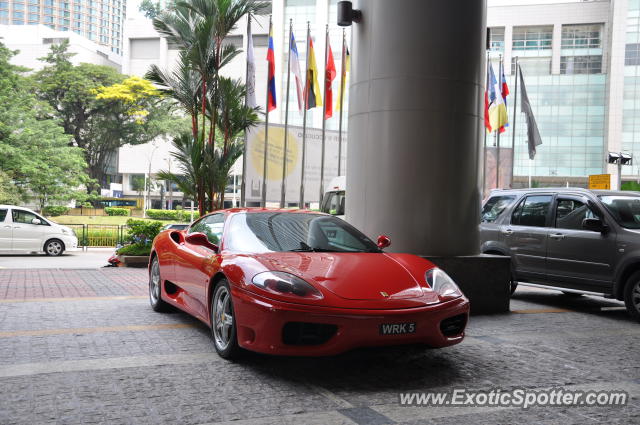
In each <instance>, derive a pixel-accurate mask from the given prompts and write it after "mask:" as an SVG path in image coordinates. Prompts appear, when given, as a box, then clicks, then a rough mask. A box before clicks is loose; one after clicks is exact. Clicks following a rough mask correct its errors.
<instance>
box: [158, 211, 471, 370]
mask: <svg viewBox="0 0 640 425" xmlns="http://www.w3.org/2000/svg"><path fill="white" fill-rule="evenodd" d="M389 244H390V241H389V239H388V238H387V237H386V236H380V237H379V238H378V243H377V244H376V243H374V242H373V241H371V240H370V239H369V238H367V237H366V236H365V235H364V234H362V233H361V232H359V231H358V230H356V229H355V228H354V227H353V226H351V225H350V224H348V223H346V222H345V221H344V220H341V219H339V218H336V217H333V216H330V215H327V214H322V213H315V212H311V211H301V210H296V211H291V210H270V209H229V210H223V211H217V212H215V213H212V214H209V215H207V216H204V217H203V218H201V219H200V220H198V221H196V222H194V223H193V224H191V225H190V227H189V228H188V229H186V230H183V231H175V230H167V231H164V232H162V233H160V234H159V235H158V236H157V237H156V238H155V240H154V243H153V249H152V252H151V259H150V266H149V298H150V301H151V306H152V308H153V309H154V310H156V311H162V310H164V309H166V308H167V307H168V306H174V307H177V308H180V309H182V310H184V311H185V312H187V313H189V314H191V315H193V316H195V317H196V318H198V319H200V320H201V321H203V322H204V323H206V324H207V325H208V326H209V327H210V328H211V329H212V337H213V341H214V346H215V349H216V350H217V352H218V354H219V355H220V356H221V357H223V358H231V357H233V356H234V355H236V354H237V353H238V351H239V348H244V349H247V350H252V351H258V352H263V353H270V354H281V355H312V356H316V355H332V354H337V353H340V352H343V351H347V350H349V349H352V348H355V347H361V346H379V345H393V344H408V343H421V344H427V345H429V346H432V347H444V346H448V345H453V344H457V343H459V342H461V341H462V339H463V338H464V330H465V326H466V324H467V317H468V314H469V301H468V300H467V299H466V298H465V297H464V295H463V294H462V292H461V291H460V289H459V288H458V287H457V286H456V284H455V283H454V282H453V280H451V278H449V276H447V274H446V273H444V272H443V271H442V270H440V269H438V268H437V267H435V266H434V265H433V264H432V263H430V262H429V261H427V260H425V259H422V258H420V257H417V256H413V255H409V254H391V253H385V252H383V251H382V248H385V247H387V246H389Z"/></svg>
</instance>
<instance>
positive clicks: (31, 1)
mask: <svg viewBox="0 0 640 425" xmlns="http://www.w3.org/2000/svg"><path fill="white" fill-rule="evenodd" d="M27 3H29V4H40V0H28V1H27Z"/></svg>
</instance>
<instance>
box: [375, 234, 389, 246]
mask: <svg viewBox="0 0 640 425" xmlns="http://www.w3.org/2000/svg"><path fill="white" fill-rule="evenodd" d="M390 245H391V239H389V237H388V236H385V235H380V236H378V248H380V249H382V248H386V247H388V246H390Z"/></svg>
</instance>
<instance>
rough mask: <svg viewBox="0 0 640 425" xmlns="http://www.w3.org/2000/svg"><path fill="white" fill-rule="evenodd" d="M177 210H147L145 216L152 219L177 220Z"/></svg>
mask: <svg viewBox="0 0 640 425" xmlns="http://www.w3.org/2000/svg"><path fill="white" fill-rule="evenodd" d="M178 213H179V211H177V210H152V209H149V210H147V216H148V217H149V218H153V219H154V220H179V219H178Z"/></svg>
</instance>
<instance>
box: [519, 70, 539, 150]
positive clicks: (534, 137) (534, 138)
mask: <svg viewBox="0 0 640 425" xmlns="http://www.w3.org/2000/svg"><path fill="white" fill-rule="evenodd" d="M518 71H519V73H520V109H521V110H522V112H523V113H524V115H525V117H526V119H527V144H528V145H529V159H533V158H535V156H536V146H539V145H541V144H542V137H540V132H539V131H538V124H536V118H535V117H534V116H533V110H532V109H531V103H529V96H527V89H526V87H525V86H524V77H523V76H522V68H520V67H518Z"/></svg>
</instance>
